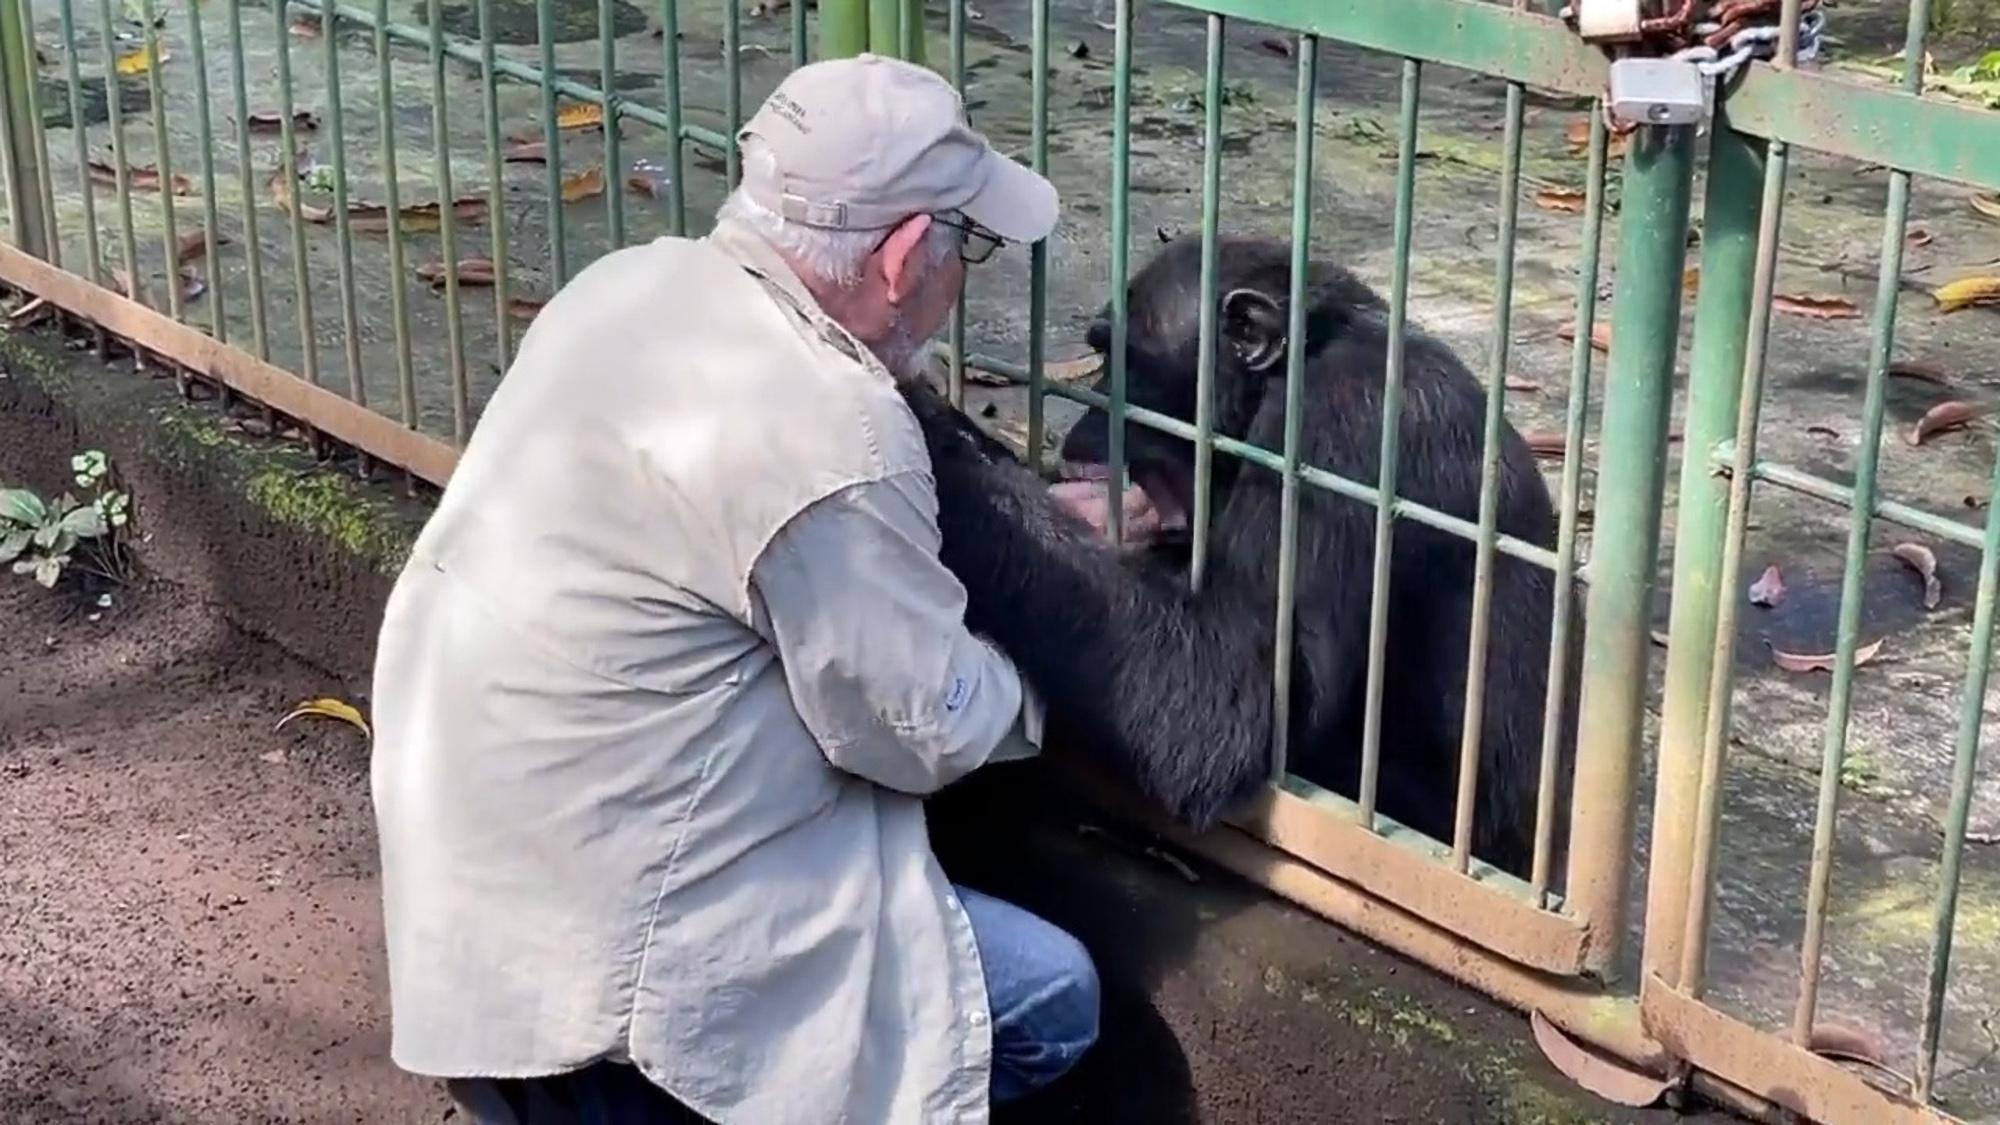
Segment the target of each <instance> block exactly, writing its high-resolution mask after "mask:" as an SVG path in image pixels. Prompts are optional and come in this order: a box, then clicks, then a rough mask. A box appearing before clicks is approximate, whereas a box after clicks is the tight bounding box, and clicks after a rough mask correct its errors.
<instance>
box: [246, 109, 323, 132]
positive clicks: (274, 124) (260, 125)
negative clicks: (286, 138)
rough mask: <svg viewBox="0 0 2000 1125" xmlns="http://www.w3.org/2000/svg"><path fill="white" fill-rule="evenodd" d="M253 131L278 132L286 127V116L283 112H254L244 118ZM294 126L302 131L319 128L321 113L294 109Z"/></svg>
mask: <svg viewBox="0 0 2000 1125" xmlns="http://www.w3.org/2000/svg"><path fill="white" fill-rule="evenodd" d="M244 120H245V122H247V123H248V125H249V126H250V131H251V132H252V133H277V132H282V131H283V130H284V128H285V116H284V114H281V113H253V114H251V115H250V116H249V117H247V118H245V119H244ZM292 128H293V129H295V130H298V131H301V132H311V131H313V130H315V129H317V128H319V114H316V113H314V112H313V111H312V110H309V109H301V110H297V111H294V112H293V114H292Z"/></svg>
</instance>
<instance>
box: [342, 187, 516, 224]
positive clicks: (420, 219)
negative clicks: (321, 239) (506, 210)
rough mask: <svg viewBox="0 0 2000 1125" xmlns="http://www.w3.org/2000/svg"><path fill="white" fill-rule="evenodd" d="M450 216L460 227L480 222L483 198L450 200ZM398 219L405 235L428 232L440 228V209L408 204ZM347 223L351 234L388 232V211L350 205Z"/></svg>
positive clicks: (380, 207)
mask: <svg viewBox="0 0 2000 1125" xmlns="http://www.w3.org/2000/svg"><path fill="white" fill-rule="evenodd" d="M451 216H452V218H454V219H457V220H458V221H460V222H463V223H476V222H478V221H480V220H481V219H484V218H485V217H486V197H485V196H483V195H468V196H464V197H462V198H460V199H456V200H453V201H452V205H451ZM398 217H399V219H400V222H399V224H398V225H399V226H401V227H402V229H404V230H406V231H432V230H438V229H441V228H442V227H443V226H444V208H443V207H441V206H439V205H438V204H436V203H412V204H410V205H409V206H408V207H405V208H403V209H402V211H401V212H400V214H399V216H398ZM319 221H322V222H323V221H324V220H319ZM347 222H348V225H349V226H351V227H353V228H354V229H355V230H364V231H386V230H388V229H389V209H388V208H387V207H385V206H383V205H382V204H380V203H350V204H348V206H347Z"/></svg>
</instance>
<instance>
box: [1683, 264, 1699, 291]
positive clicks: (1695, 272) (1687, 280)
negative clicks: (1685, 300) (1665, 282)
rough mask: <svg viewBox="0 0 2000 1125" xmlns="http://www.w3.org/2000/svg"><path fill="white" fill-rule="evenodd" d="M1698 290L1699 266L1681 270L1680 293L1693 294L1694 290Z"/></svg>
mask: <svg viewBox="0 0 2000 1125" xmlns="http://www.w3.org/2000/svg"><path fill="white" fill-rule="evenodd" d="M1699 288H1701V267H1700V266H1699V265H1693V266H1689V267H1688V268H1686V269H1684V270H1682V271H1681V292H1683V293H1693V292H1694V291H1695V290H1697V289H1699Z"/></svg>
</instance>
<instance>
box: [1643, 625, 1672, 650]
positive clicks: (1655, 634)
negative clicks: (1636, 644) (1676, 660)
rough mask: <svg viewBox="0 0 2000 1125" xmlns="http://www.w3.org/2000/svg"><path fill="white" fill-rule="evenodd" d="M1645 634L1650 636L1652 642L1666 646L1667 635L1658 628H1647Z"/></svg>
mask: <svg viewBox="0 0 2000 1125" xmlns="http://www.w3.org/2000/svg"><path fill="white" fill-rule="evenodd" d="M1646 636H1648V637H1650V638H1652V641H1653V643H1654V644H1656V645H1659V646H1660V647H1661V648H1665V647H1667V635H1666V634H1665V633H1662V632H1660V631H1659V630H1658V629H1651V630H1648V631H1647V633H1646Z"/></svg>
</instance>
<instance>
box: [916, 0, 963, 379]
mask: <svg viewBox="0 0 2000 1125" xmlns="http://www.w3.org/2000/svg"><path fill="white" fill-rule="evenodd" d="M965 3H966V0H945V7H946V8H947V9H948V10H949V12H950V16H951V19H950V37H951V84H952V88H953V89H956V90H957V91H958V95H959V97H960V98H964V97H965ZM921 16H922V11H921V8H920V9H919V11H918V17H919V18H921ZM970 288H971V278H967V279H966V292H969V291H970ZM966 292H961V293H960V294H959V298H958V300H957V301H956V302H954V303H953V304H952V306H951V325H950V329H949V333H948V338H947V343H948V345H949V346H950V349H951V364H950V367H949V368H948V372H949V374H948V383H947V386H946V391H947V395H948V397H949V398H950V400H951V404H952V405H953V406H958V407H963V406H964V405H965V301H966Z"/></svg>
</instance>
